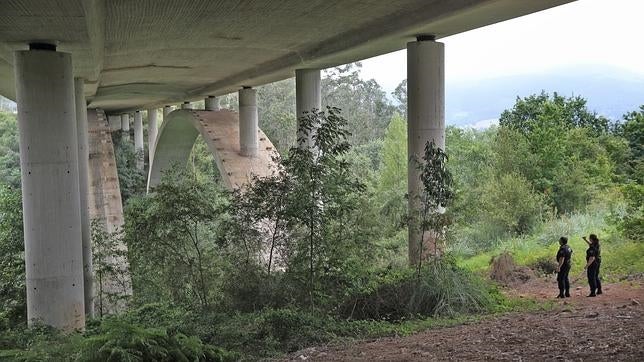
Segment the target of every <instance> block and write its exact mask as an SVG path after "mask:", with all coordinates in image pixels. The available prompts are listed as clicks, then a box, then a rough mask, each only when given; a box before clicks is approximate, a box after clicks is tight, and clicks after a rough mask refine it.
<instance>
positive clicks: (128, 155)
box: [112, 131, 147, 205]
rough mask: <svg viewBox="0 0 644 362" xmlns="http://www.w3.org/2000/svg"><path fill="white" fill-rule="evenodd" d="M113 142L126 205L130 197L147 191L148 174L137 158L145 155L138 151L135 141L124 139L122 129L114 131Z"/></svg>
mask: <svg viewBox="0 0 644 362" xmlns="http://www.w3.org/2000/svg"><path fill="white" fill-rule="evenodd" d="M112 142H113V143H114V158H115V160H116V171H117V173H118V177H119V187H120V189H121V199H122V201H123V205H125V204H126V203H127V200H128V199H129V198H130V197H132V196H136V195H142V194H144V193H145V188H146V182H147V177H146V176H147V175H146V173H145V171H143V170H139V169H138V168H137V167H136V163H137V160H138V159H140V158H141V157H143V153H141V152H136V150H135V149H134V143H132V142H126V141H124V139H123V137H122V132H120V131H119V132H113V133H112Z"/></svg>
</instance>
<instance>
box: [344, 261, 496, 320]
mask: <svg viewBox="0 0 644 362" xmlns="http://www.w3.org/2000/svg"><path fill="white" fill-rule="evenodd" d="M373 285H374V287H373V289H371V290H368V291H366V292H363V293H361V294H358V295H354V296H351V297H350V298H348V299H347V300H346V301H345V302H344V303H343V304H342V305H341V306H340V307H339V308H338V312H339V314H340V315H341V316H343V317H347V318H352V319H385V320H390V321H397V320H402V319H406V318H414V317H418V316H423V317H427V316H455V315H458V314H462V313H480V312H485V311H489V310H491V309H492V307H493V305H494V302H495V301H494V297H493V295H492V293H491V290H490V288H489V287H488V286H487V285H486V284H485V283H484V282H483V281H482V280H481V279H480V278H478V277H477V276H475V275H474V274H472V273H470V272H468V271H466V270H465V269H462V268H459V267H457V266H456V263H455V261H454V260H453V259H452V258H449V257H445V258H440V259H434V260H431V261H429V262H427V263H426V265H425V266H424V267H423V268H422V270H421V271H420V273H419V274H418V273H416V272H415V271H414V270H410V269H402V270H396V271H392V272H388V273H386V274H384V275H382V276H381V277H380V278H379V280H377V281H375V282H374V284H373Z"/></svg>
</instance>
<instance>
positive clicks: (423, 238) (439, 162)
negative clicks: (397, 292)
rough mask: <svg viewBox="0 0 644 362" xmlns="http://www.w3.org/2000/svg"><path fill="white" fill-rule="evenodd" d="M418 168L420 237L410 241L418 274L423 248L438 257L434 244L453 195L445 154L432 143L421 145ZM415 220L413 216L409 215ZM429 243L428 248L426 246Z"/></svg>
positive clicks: (443, 227) (447, 221)
mask: <svg viewBox="0 0 644 362" xmlns="http://www.w3.org/2000/svg"><path fill="white" fill-rule="evenodd" d="M417 164H418V166H417V167H418V169H419V170H420V181H421V182H422V190H421V193H420V195H418V197H419V199H420V206H421V210H420V215H419V223H414V225H419V227H420V234H419V236H420V238H419V240H414V241H412V242H416V243H417V244H416V245H417V246H416V248H417V249H416V251H415V252H414V253H413V254H414V255H417V257H416V260H412V262H415V263H416V268H417V270H418V275H419V276H420V272H421V269H422V265H423V259H425V255H426V254H425V252H426V251H427V252H429V251H430V250H425V247H428V246H429V245H432V244H433V247H434V250H433V252H434V256H438V246H437V244H438V242H439V240H440V239H443V238H444V235H445V232H446V228H447V226H449V224H450V223H451V222H450V219H449V217H448V216H447V215H446V214H445V212H444V211H445V208H446V207H447V206H449V204H450V203H451V201H452V199H453V197H454V193H453V191H452V175H451V173H450V172H449V170H448V169H447V154H446V153H445V151H443V150H442V149H441V148H440V147H438V146H436V144H434V141H430V142H427V143H426V144H425V150H424V153H423V159H422V161H420V162H418V161H417ZM411 216H412V217H415V215H411ZM428 244H429V245H428Z"/></svg>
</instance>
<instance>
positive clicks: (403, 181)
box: [378, 114, 408, 229]
mask: <svg viewBox="0 0 644 362" xmlns="http://www.w3.org/2000/svg"><path fill="white" fill-rule="evenodd" d="M407 164H408V161H407V122H406V121H405V119H403V118H402V117H401V116H400V115H398V114H396V115H394V117H393V118H392V119H391V122H389V125H388V126H387V130H386V133H385V137H384V142H383V148H382V170H381V172H380V179H379V180H378V194H379V196H380V199H381V200H380V207H381V210H382V213H383V215H385V217H387V218H388V219H389V221H390V223H393V224H394V225H396V226H398V227H400V226H402V220H403V219H404V217H405V216H406V215H407V203H406V200H405V195H406V194H407ZM396 229H397V228H396Z"/></svg>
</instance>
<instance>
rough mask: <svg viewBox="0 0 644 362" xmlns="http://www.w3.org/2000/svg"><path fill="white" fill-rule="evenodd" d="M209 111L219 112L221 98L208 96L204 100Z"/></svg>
mask: <svg viewBox="0 0 644 362" xmlns="http://www.w3.org/2000/svg"><path fill="white" fill-rule="evenodd" d="M204 104H205V106H206V110H207V111H218V110H219V98H217V97H213V96H208V97H206V99H205V100H204Z"/></svg>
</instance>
